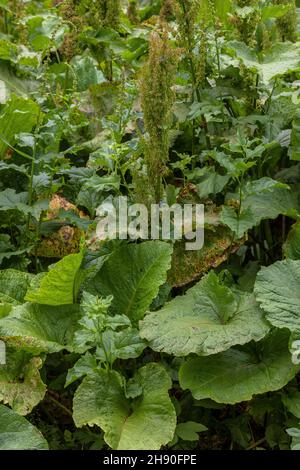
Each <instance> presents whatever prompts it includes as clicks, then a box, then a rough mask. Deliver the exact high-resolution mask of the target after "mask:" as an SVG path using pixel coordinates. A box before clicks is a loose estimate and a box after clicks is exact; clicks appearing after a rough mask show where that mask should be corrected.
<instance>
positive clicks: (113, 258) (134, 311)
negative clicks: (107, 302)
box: [86, 241, 172, 323]
mask: <svg viewBox="0 0 300 470" xmlns="http://www.w3.org/2000/svg"><path fill="white" fill-rule="evenodd" d="M171 255H172V246H171V245H170V244H168V243H165V242H161V241H148V242H144V243H141V244H139V245H137V244H130V245H123V246H121V247H120V248H119V249H117V250H116V251H114V252H113V253H112V254H111V255H110V256H109V258H108V260H107V261H106V262H105V263H104V265H103V267H102V268H101V270H100V271H99V273H98V274H97V275H96V276H95V277H94V278H93V280H92V281H91V282H90V283H89V285H88V286H86V290H88V291H89V292H91V293H93V294H97V295H102V296H105V297H106V296H108V295H113V296H114V298H113V302H112V306H111V309H112V312H113V313H118V314H121V315H127V316H128V317H129V318H130V320H131V321H132V322H133V323H136V322H137V321H138V320H140V319H141V318H143V316H144V314H145V312H146V310H147V308H149V306H150V304H151V302H152V300H153V299H154V298H155V297H156V296H157V294H158V291H159V287H160V286H161V285H162V284H164V283H165V281H166V278H167V271H168V269H169V268H170V264H171Z"/></svg>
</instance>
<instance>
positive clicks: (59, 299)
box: [25, 252, 83, 305]
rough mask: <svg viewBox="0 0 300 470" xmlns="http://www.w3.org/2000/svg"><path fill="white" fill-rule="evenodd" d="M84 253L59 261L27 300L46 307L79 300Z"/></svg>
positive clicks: (30, 291) (29, 294) (31, 291)
mask: <svg viewBox="0 0 300 470" xmlns="http://www.w3.org/2000/svg"><path fill="white" fill-rule="evenodd" d="M82 259H83V253H82V252H81V253H75V254H71V255H68V256H65V258H63V259H61V260H60V261H58V262H57V263H56V264H55V265H54V266H53V267H52V268H51V269H50V270H49V272H48V273H47V274H46V275H45V276H44V277H43V278H42V279H41V283H40V286H39V287H38V288H37V289H31V290H29V291H28V292H27V294H26V297H25V300H29V301H30V302H36V303H39V304H46V305H66V304H73V303H75V302H76V300H77V295H78V291H79V288H80V280H81V278H82V271H81V270H80V266H81V263H82Z"/></svg>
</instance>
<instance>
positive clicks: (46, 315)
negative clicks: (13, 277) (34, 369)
mask: <svg viewBox="0 0 300 470" xmlns="http://www.w3.org/2000/svg"><path fill="white" fill-rule="evenodd" d="M78 318H79V306H78V305H61V306H50V305H39V304H31V303H25V304H23V305H19V306H17V307H14V308H13V309H12V311H11V313H10V314H9V315H8V316H6V317H4V318H2V319H0V337H2V338H3V339H4V340H6V341H8V342H10V337H13V338H12V339H13V342H15V341H17V342H18V344H19V345H21V346H22V347H24V348H25V349H27V350H30V351H32V352H34V353H35V354H38V353H40V352H42V351H47V352H49V353H53V352H57V351H60V350H62V349H64V348H66V349H72V348H71V346H70V345H71V344H72V339H73V333H74V331H75V329H76V324H77V320H78Z"/></svg>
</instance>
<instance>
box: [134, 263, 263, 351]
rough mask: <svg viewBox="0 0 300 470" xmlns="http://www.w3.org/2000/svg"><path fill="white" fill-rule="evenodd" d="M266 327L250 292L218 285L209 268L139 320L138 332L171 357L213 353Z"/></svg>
mask: <svg viewBox="0 0 300 470" xmlns="http://www.w3.org/2000/svg"><path fill="white" fill-rule="evenodd" d="M268 330H269V326H268V325H267V323H266V321H265V320H264V318H263V312H262V311H261V309H260V308H259V306H258V305H257V303H256V302H255V299H254V297H253V295H250V294H247V293H244V292H238V291H236V292H234V291H232V290H231V289H229V288H228V287H226V286H222V285H221V284H220V282H219V280H218V276H217V275H216V274H215V273H214V272H213V271H210V272H209V274H207V275H206V276H205V277H204V278H203V279H202V280H201V281H200V282H198V284H196V285H195V286H194V287H192V288H191V289H189V290H188V292H187V293H186V294H185V295H183V296H180V297H176V298H175V299H173V300H171V302H169V303H168V304H166V306H165V307H163V308H162V309H161V310H159V311H158V312H152V313H151V312H150V313H149V314H148V315H147V316H146V317H145V318H144V320H142V321H141V322H140V335H141V337H142V338H145V339H147V340H148V341H149V343H150V347H151V348H152V349H154V350H155V351H162V352H166V353H168V354H173V355H175V356H186V355H188V354H190V353H196V354H199V355H205V356H206V355H209V354H216V353H218V352H220V351H225V350H226V349H228V348H230V347H231V346H233V345H235V344H245V343H248V342H249V341H251V340H252V339H253V340H255V341H258V340H260V339H261V338H263V337H264V336H265V335H266V334H267V332H268Z"/></svg>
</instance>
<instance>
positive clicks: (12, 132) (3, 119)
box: [0, 95, 39, 159]
mask: <svg viewBox="0 0 300 470" xmlns="http://www.w3.org/2000/svg"><path fill="white" fill-rule="evenodd" d="M38 115H39V106H38V105H37V104H36V103H35V102H34V101H32V100H30V99H27V98H22V97H20V96H16V95H12V97H11V99H10V100H9V101H8V102H7V103H6V105H5V106H4V108H3V111H2V113H1V114H0V129H1V131H0V159H1V158H3V156H4V155H5V152H6V150H7V149H8V144H10V145H14V144H15V136H16V135H17V134H19V133H20V132H30V131H31V129H32V128H33V126H34V125H35V124H36V122H37V119H38Z"/></svg>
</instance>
